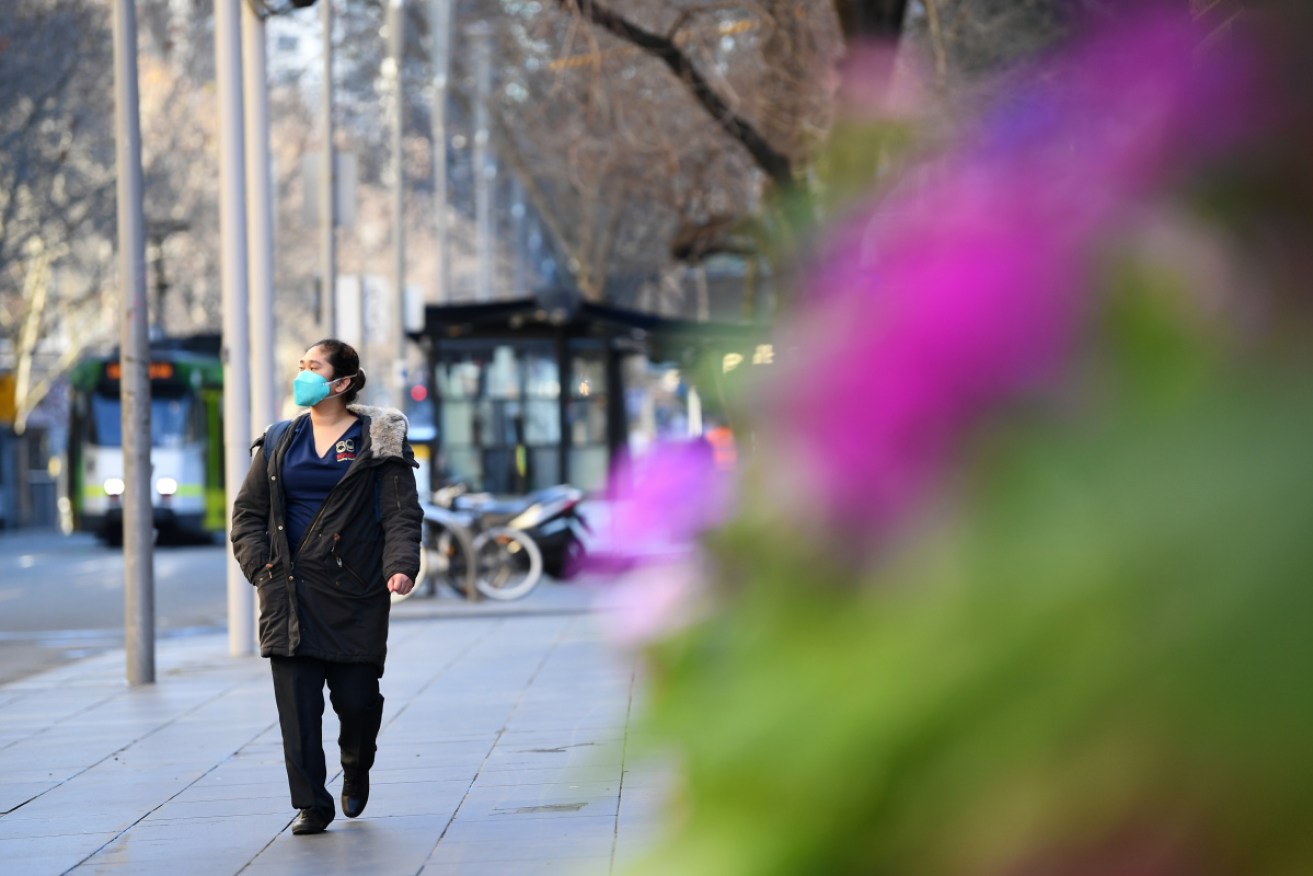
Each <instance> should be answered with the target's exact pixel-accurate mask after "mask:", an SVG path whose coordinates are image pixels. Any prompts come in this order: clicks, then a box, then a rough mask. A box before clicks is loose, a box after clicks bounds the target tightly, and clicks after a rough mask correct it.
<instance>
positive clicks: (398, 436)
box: [346, 405, 410, 459]
mask: <svg viewBox="0 0 1313 876" xmlns="http://www.w3.org/2000/svg"><path fill="white" fill-rule="evenodd" d="M346 409H347V410H348V411H350V412H351V413H353V414H355V415H356V416H357V417H368V418H369V443H370V446H372V447H373V448H374V455H375V456H379V457H388V456H396V457H399V458H401V459H405V458H406V453H405V446H406V429H407V428H408V427H409V425H410V424H409V422H408V421H407V420H406V415H405V414H403V413H401V411H399V410H397V409H396V408H376V407H374V406H372V405H347V406H346Z"/></svg>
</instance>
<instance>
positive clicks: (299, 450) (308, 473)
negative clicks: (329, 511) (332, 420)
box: [283, 417, 360, 552]
mask: <svg viewBox="0 0 1313 876" xmlns="http://www.w3.org/2000/svg"><path fill="white" fill-rule="evenodd" d="M359 450H360V420H356V421H355V422H354V423H352V424H351V425H350V426H349V427H347V430H346V431H345V432H343V433H342V436H341V437H340V438H338V439H337V443H335V444H334V445H333V446H332V447H330V448H328V452H327V453H325V454H324V455H323V456H319V455H318V454H317V453H315V430H314V429H313V428H312V427H311V425H310V418H309V417H306V418H305V420H303V421H302V422H301V423H300V424H299V425H298V426H297V428H296V431H295V432H294V433H293V434H292V442H291V444H290V445H288V448H287V455H286V456H285V457H283V491H284V494H285V495H286V497H287V541H288V543H289V544H290V545H291V546H292V551H293V552H296V551H298V550H299V549H300V547H301V540H302V539H303V538H305V533H306V530H307V529H309V528H310V524H311V523H312V522H314V519H315V515H316V514H318V513H319V507H320V506H321V505H323V504H324V499H326V498H328V494H329V492H330V491H331V490H332V489H333V487H335V486H337V482H338V481H340V480H342V475H344V474H346V470H347V469H348V468H350V467H351V463H352V462H354V461H355V458H356V453H357V452H359Z"/></svg>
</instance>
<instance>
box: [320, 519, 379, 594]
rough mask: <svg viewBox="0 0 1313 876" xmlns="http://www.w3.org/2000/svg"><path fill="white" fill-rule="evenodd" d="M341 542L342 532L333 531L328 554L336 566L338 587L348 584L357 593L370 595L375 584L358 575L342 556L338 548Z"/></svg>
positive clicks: (375, 587) (374, 588)
mask: <svg viewBox="0 0 1313 876" xmlns="http://www.w3.org/2000/svg"><path fill="white" fill-rule="evenodd" d="M341 544H342V533H340V532H335V533H333V542H332V546H331V547H330V548H329V551H328V555H329V558H330V559H331V560H332V562H333V565H334V566H335V567H336V572H337V578H338V581H339V588H340V589H341V588H343V585H349V589H352V590H354V591H355V592H356V593H357V594H358V595H361V596H368V595H372V593H373V592H374V591H375V590H376V589H377V586H376V585H371V584H370V583H369V582H368V581H366V580H365V579H364V577H363V576H361V575H360V573H358V572H357V571H356V570H355V569H353V568H352V567H351V564H350V563H348V562H347V561H346V559H345V558H344V557H343V556H342V551H341V550H339V548H340V547H341Z"/></svg>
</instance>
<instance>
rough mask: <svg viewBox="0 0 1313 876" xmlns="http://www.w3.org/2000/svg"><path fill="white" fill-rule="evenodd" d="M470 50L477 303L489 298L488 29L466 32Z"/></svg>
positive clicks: (483, 25)
mask: <svg viewBox="0 0 1313 876" xmlns="http://www.w3.org/2000/svg"><path fill="white" fill-rule="evenodd" d="M469 35H470V40H471V42H472V43H473V48H474V88H475V95H474V217H475V225H476V229H477V234H478V254H479V284H478V300H479V301H491V300H492V297H493V288H492V286H493V270H492V268H493V265H492V258H493V235H494V229H493V213H492V196H493V192H492V183H493V174H494V173H495V170H494V168H493V166H492V162H491V161H489V155H488V153H489V148H488V147H489V140H490V139H491V134H490V132H489V125H488V102H489V101H490V100H491V99H492V29H491V28H490V27H488V25H487V24H486V23H484V22H479V23H477V24H475V25H473V26H472V27H470V29H469Z"/></svg>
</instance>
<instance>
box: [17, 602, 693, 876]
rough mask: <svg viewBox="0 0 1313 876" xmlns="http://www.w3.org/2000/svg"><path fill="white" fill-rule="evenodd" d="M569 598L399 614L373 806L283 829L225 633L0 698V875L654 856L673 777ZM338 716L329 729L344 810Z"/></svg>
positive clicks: (582, 870)
mask: <svg viewBox="0 0 1313 876" xmlns="http://www.w3.org/2000/svg"><path fill="white" fill-rule="evenodd" d="M578 592H579V591H577V590H575V591H573V592H572V589H571V588H570V587H565V586H560V585H548V584H544V585H543V587H541V588H540V589H539V591H535V593H533V594H531V595H530V597H528V598H527V599H525V600H523V601H522V602H521V603H515V604H511V605H495V604H489V603H477V604H465V603H462V602H460V601H459V600H456V599H453V598H450V597H447V598H439V599H424V598H412V599H410V600H407V601H406V602H404V603H401V604H399V605H398V606H397V607H396V608H395V609H394V612H393V623H392V634H391V638H390V642H389V649H390V650H389V657H388V667H387V673H386V674H385V675H384V677H383V681H382V686H383V695H384V697H385V698H386V706H385V714H384V719H383V720H384V724H383V730H382V733H381V734H380V737H379V753H378V759H377V763H376V764H375V767H374V769H373V771H372V772H371V774H370V776H371V791H370V799H369V806H368V809H367V810H366V812H365V814H364V815H363V816H362V817H361V818H359V819H355V820H350V819H347V818H345V817H344V816H342V815H341V813H340V812H339V813H338V816H337V820H336V821H334V822H333V824H332V825H331V826H330V828H329V830H328V832H327V833H324V834H321V835H317V836H293V835H292V834H291V832H290V830H289V826H290V824H291V820H292V818H293V817H294V816H295V814H296V813H295V811H294V810H292V809H291V804H290V802H289V800H288V793H287V783H286V777H285V773H284V771H283V763H282V747H281V742H280V738H279V735H278V724H277V715H276V713H275V710H274V701H273V690H272V686H271V682H270V679H269V668H268V663H267V661H265V660H263V659H261V658H259V657H230V656H228V647H227V639H226V637H223V636H213V635H211V636H203V637H197V638H194V639H174V640H166V641H161V642H160V643H159V644H158V645H157V653H156V673H157V682H156V683H155V684H153V685H145V686H141V687H136V688H130V687H128V686H127V685H126V684H125V682H124V677H125V669H124V667H125V661H124V654H123V652H122V651H121V650H120V651H115V652H111V653H107V654H103V655H101V656H98V657H93V658H89V659H86V660H83V661H80V662H77V663H74V664H71V665H68V666H65V667H62V668H60V669H56V670H52V671H49V672H45V673H42V674H39V675H34V676H31V677H29V678H26V679H24V680H22V681H19V682H14V683H11V684H8V685H5V686H3V687H0V872H3V873H6V874H14V876H43V874H64V873H75V874H99V873H115V874H130V876H151V874H169V876H174V874H180V873H185V874H188V876H205V874H213V876H232V874H237V873H241V874H244V876H247V874H249V876H263V874H277V876H301V874H304V876H311V874H313V876H328V874H335V873H343V874H352V876H359V874H366V873H367V874H371V876H393V874H396V876H401V874H420V873H422V874H424V876H449V874H451V876H454V874H460V876H484V874H565V876H571V874H580V876H590V874H609V873H612V872H618V871H619V870H620V869H622V868H623V863H624V861H625V860H627V859H628V857H629V856H632V855H634V854H636V853H638V852H639V851H641V849H643V848H645V847H646V846H647V845H648V844H650V843H651V842H652V837H653V836H654V835H655V832H656V813H657V805H658V801H659V800H660V798H661V796H662V790H661V789H662V788H663V787H665V786H666V785H667V778H668V776H667V773H666V772H665V770H664V769H663V768H662V767H661V766H659V765H658V764H657V763H656V762H655V761H651V760H639V759H637V757H636V755H635V753H634V752H635V751H636V750H637V749H638V748H639V745H638V744H637V743H638V742H639V740H637V739H636V738H635V734H634V733H633V732H632V731H631V730H630V729H629V722H630V717H631V711H632V709H633V701H634V699H635V696H636V694H637V693H638V691H637V688H636V682H635V667H634V664H633V661H632V659H631V658H628V657H626V656H624V655H621V654H619V653H617V652H616V651H614V650H613V649H611V648H609V647H608V646H607V645H605V644H604V640H603V637H602V635H601V633H600V629H599V623H600V621H601V620H602V619H601V618H599V616H597V615H595V614H593V613H590V612H589V611H587V610H585V607H584V606H585V604H586V603H585V600H583V599H582V598H581V597H580V596H578V595H576V594H577V593H578ZM336 736H337V720H336V717H335V716H333V714H332V709H331V708H329V709H327V710H326V715H325V719H324V739H325V751H326V752H327V753H328V758H329V764H330V775H332V781H331V782H330V784H329V790H330V792H332V793H333V794H334V796H335V797H336V796H337V795H338V793H339V792H340V790H341V787H340V782H341V776H340V768H335V766H334V765H335V761H336V757H335V754H336V742H335V740H336Z"/></svg>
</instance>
